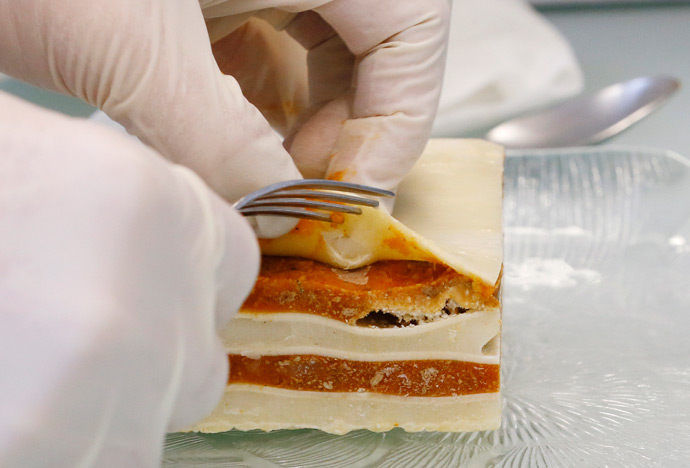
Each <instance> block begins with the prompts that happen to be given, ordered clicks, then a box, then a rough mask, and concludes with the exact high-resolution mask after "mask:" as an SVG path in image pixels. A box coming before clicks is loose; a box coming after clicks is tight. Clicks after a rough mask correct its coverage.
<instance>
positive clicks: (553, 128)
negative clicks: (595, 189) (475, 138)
mask: <svg viewBox="0 0 690 468" xmlns="http://www.w3.org/2000/svg"><path fill="white" fill-rule="evenodd" d="M678 88H680V81H679V80H678V79H676V78H672V77H668V76H645V77H639V78H634V79H632V80H629V81H625V82H622V83H616V84H614V85H611V86H609V87H606V88H604V89H602V90H601V91H599V92H597V93H595V94H592V95H589V96H583V97H578V98H575V99H573V100H571V101H567V102H565V103H563V104H560V105H557V106H556V107H552V108H550V109H547V110H545V111H541V112H537V113H535V114H532V115H528V116H526V117H519V118H516V119H513V120H509V121H507V122H504V123H502V124H500V125H498V126H497V127H494V128H493V129H492V130H490V131H489V132H488V133H487V134H486V138H487V139H488V140H491V141H494V142H496V143H499V144H501V145H503V146H506V147H508V148H547V147H561V146H580V145H592V144H595V143H599V142H601V141H603V140H606V139H607V138H611V137H612V136H613V135H616V134H617V133H619V132H621V131H623V130H625V129H626V128H628V127H629V126H631V125H632V124H634V123H635V122H638V121H639V120H641V119H643V118H644V117H646V116H647V115H649V114H650V113H652V112H653V111H654V110H656V109H657V108H658V107H659V106H661V104H663V103H664V101H666V100H667V99H668V98H669V97H670V96H671V95H672V94H673V93H675V92H676V91H677V90H678Z"/></svg>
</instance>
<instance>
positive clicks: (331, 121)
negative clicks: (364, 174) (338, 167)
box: [285, 95, 351, 180]
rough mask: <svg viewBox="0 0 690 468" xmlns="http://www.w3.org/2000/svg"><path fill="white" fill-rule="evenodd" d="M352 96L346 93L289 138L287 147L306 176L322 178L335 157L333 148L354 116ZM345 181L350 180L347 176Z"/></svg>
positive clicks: (321, 109) (315, 112) (317, 113)
mask: <svg viewBox="0 0 690 468" xmlns="http://www.w3.org/2000/svg"><path fill="white" fill-rule="evenodd" d="M350 106H351V96H349V95H345V96H343V97H341V98H339V99H336V100H334V101H331V102H329V103H327V104H325V105H324V106H322V107H320V108H319V107H318V106H317V107H315V108H314V109H313V110H314V113H313V114H312V115H311V117H310V118H309V119H307V120H306V121H305V122H304V123H302V124H301V125H300V126H299V127H298V129H297V131H296V132H295V133H293V134H292V135H290V136H289V137H288V138H287V139H286V140H285V147H286V148H287V149H288V151H289V152H290V154H291V155H292V157H293V159H294V161H295V164H297V167H298V168H299V170H300V172H301V173H302V174H303V175H304V177H306V178H313V179H322V178H325V177H326V171H327V170H328V167H329V165H330V164H331V159H332V158H333V155H334V154H335V153H333V151H332V150H333V147H334V145H335V143H336V141H337V140H338V137H339V135H340V133H341V130H342V126H343V123H344V122H346V121H347V119H349V118H350ZM341 180H350V179H349V178H348V177H344V178H342V179H341Z"/></svg>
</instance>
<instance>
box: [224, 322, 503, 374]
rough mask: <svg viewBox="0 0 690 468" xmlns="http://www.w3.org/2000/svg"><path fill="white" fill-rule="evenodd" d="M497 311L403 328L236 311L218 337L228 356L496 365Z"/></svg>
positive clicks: (498, 324)
mask: <svg viewBox="0 0 690 468" xmlns="http://www.w3.org/2000/svg"><path fill="white" fill-rule="evenodd" d="M500 328H501V317H500V310H499V309H492V310H485V311H480V312H472V313H466V314H461V315H455V316H452V317H446V318H444V319H441V320H439V321H436V322H432V323H425V324H422V325H417V326H413V327H402V328H370V327H358V326H352V325H347V324H345V323H342V322H340V321H338V320H333V319H328V318H324V317H319V316H316V315H312V314H299V313H280V314H273V313H247V312H240V313H239V314H238V315H237V316H236V317H235V318H234V319H233V320H232V321H231V322H230V324H229V325H228V326H227V327H226V328H225V330H223V332H222V333H221V337H222V339H223V343H224V344H225V349H226V350H227V352H228V354H241V355H244V356H247V357H254V358H258V357H260V356H275V355H284V354H319V355H322V356H330V357H334V358H340V359H352V360H359V361H400V360H418V359H455V360H463V361H474V362H478V363H485V364H498V362H499V353H500V343H499V341H498V340H499V332H500Z"/></svg>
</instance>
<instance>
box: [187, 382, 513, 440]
mask: <svg viewBox="0 0 690 468" xmlns="http://www.w3.org/2000/svg"><path fill="white" fill-rule="evenodd" d="M501 406H502V402H501V396H500V394H499V393H488V394H476V395H461V396H456V397H435V398H430V397H400V396H393V395H380V394H375V393H324V392H303V391H294V390H283V389H280V388H271V387H261V386H258V385H246V384H233V385H229V386H228V387H227V389H226V391H225V394H224V395H223V399H222V401H221V403H220V404H219V405H218V406H217V407H216V409H215V410H214V411H213V413H212V414H211V415H210V416H209V417H208V418H206V419H205V420H204V421H202V422H201V423H200V424H198V425H197V426H195V427H192V428H190V430H192V431H201V432H222V431H227V430H230V429H233V428H235V429H240V430H252V429H260V430H264V431H272V430H276V429H298V428H307V427H309V428H315V429H320V430H322V431H326V432H330V433H332V434H345V433H347V432H350V431H352V430H356V429H368V430H370V431H376V432H382V431H389V430H391V429H393V428H395V427H402V428H403V429H405V430H406V431H409V432H417V431H446V432H464V431H483V430H491V429H497V428H498V427H499V425H500V422H501Z"/></svg>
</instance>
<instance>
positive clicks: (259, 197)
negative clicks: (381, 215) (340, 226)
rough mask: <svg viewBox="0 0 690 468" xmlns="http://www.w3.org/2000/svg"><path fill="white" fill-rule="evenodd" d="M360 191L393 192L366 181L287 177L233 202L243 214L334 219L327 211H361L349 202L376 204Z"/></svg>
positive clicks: (377, 194)
mask: <svg viewBox="0 0 690 468" xmlns="http://www.w3.org/2000/svg"><path fill="white" fill-rule="evenodd" d="M342 192H346V193H342ZM361 195H367V196H374V197H392V196H394V195H395V194H394V193H393V192H391V191H389V190H382V189H378V188H375V187H370V186H368V185H359V184H353V183H350V182H340V181H335V180H323V179H302V180H288V181H285V182H278V183H276V184H272V185H269V186H268V187H264V188H262V189H260V190H257V191H255V192H252V193H250V194H249V195H247V196H244V197H242V198H241V199H239V200H238V201H237V202H236V203H235V204H234V205H233V206H234V207H235V209H237V210H238V211H239V212H240V213H242V214H243V215H244V216H257V215H268V216H288V217H292V218H307V219H315V220H318V221H328V222H337V218H335V217H332V215H331V214H330V212H339V213H349V214H362V210H361V208H359V207H357V206H352V205H361V206H371V207H375V206H378V205H379V202H378V200H373V199H371V198H367V197H364V196H361ZM315 210H320V211H315ZM324 211H325V212H326V213H324Z"/></svg>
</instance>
